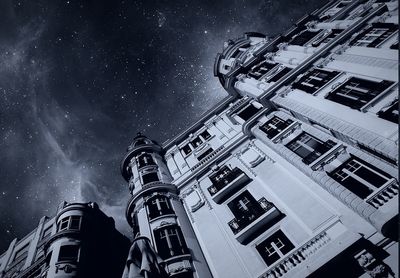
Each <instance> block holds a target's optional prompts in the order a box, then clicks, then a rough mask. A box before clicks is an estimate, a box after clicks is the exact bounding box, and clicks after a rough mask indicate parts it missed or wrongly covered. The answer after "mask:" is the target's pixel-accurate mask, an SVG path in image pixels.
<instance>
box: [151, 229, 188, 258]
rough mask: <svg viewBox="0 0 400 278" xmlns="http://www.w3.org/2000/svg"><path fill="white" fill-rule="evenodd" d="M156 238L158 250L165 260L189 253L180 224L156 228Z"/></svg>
mask: <svg viewBox="0 0 400 278" xmlns="http://www.w3.org/2000/svg"><path fill="white" fill-rule="evenodd" d="M154 238H155V242H156V246H157V252H158V254H159V255H160V257H161V258H162V259H163V260H166V259H168V258H171V257H175V256H179V255H184V254H189V250H188V248H187V245H186V242H185V239H184V238H183V235H182V231H181V228H180V227H179V226H178V225H168V226H165V227H162V228H159V229H157V230H155V231H154Z"/></svg>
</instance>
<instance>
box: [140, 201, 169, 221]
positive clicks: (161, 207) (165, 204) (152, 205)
mask: <svg viewBox="0 0 400 278" xmlns="http://www.w3.org/2000/svg"><path fill="white" fill-rule="evenodd" d="M146 205H147V207H148V209H149V219H150V220H151V219H154V218H156V217H159V216H162V215H166V214H173V213H174V211H173V209H172V207H171V204H170V201H169V200H168V198H167V197H165V196H161V195H157V196H154V197H152V198H150V199H148V200H147V201H146Z"/></svg>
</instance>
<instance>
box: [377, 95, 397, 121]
mask: <svg viewBox="0 0 400 278" xmlns="http://www.w3.org/2000/svg"><path fill="white" fill-rule="evenodd" d="M378 117H379V118H382V119H385V120H388V121H391V122H392V123H395V124H398V123H399V101H398V100H396V101H394V102H393V103H392V104H390V105H389V106H388V107H385V108H384V109H382V110H381V111H379V112H378Z"/></svg>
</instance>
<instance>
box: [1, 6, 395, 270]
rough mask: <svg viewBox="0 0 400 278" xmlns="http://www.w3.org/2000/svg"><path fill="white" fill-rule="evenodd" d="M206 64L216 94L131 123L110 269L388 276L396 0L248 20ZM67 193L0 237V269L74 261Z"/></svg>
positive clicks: (45, 267)
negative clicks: (161, 119)
mask: <svg viewBox="0 0 400 278" xmlns="http://www.w3.org/2000/svg"><path fill="white" fill-rule="evenodd" d="M214 74H215V76H216V77H217V78H219V80H220V82H221V84H222V86H223V87H224V88H225V89H226V91H227V92H228V94H229V96H228V97H227V98H226V99H224V100H223V101H222V102H220V103H219V104H218V105H217V106H215V107H214V108H212V109H210V111H208V112H207V113H206V114H205V115H203V116H202V117H201V119H200V120H199V121H197V122H196V123H194V124H193V125H192V126H190V127H189V128H188V129H187V130H186V131H184V132H183V133H181V134H180V135H178V136H176V137H175V138H172V139H170V140H168V141H167V142H165V143H164V144H158V143H157V142H155V141H153V140H151V139H149V138H147V137H146V136H144V135H142V134H138V135H137V136H136V137H135V138H134V140H133V142H132V144H131V145H130V146H129V148H128V151H127V153H126V155H125V157H124V158H123V160H122V162H121V172H122V175H123V177H124V178H125V179H126V181H127V184H128V189H129V193H130V194H131V198H130V200H129V202H128V204H127V208H126V218H127V221H128V223H129V225H130V226H131V227H132V230H133V237H134V238H135V240H134V242H133V244H132V246H131V249H130V251H129V252H128V251H127V249H126V246H128V245H129V244H127V243H126V239H124V238H123V237H121V236H120V235H118V236H117V234H115V233H114V232H113V234H115V235H116V236H115V238H118V240H119V242H120V243H121V244H120V245H118V244H114V243H113V244H111V245H110V248H111V249H110V251H108V253H107V254H106V255H107V256H109V257H108V258H114V259H115V264H113V265H115V268H112V269H113V270H111V268H110V272H109V273H112V275H114V276H118V275H119V276H121V275H123V277H124V278H125V277H164V274H165V276H166V277H175V278H189V277H190V278H208V277H221V278H225V277H229V278H244V277H249V278H253V277H257V278H276V277H364V278H365V277H398V271H397V270H398V189H399V184H398V125H397V124H398V3H397V1H382V0H370V1H365V0H359V1H347V0H341V1H330V2H329V3H327V4H326V5H324V6H323V7H321V8H320V9H318V10H316V11H315V12H313V13H311V14H309V15H306V16H304V17H303V18H301V19H300V20H299V21H298V22H297V23H296V24H295V25H294V26H293V27H292V28H291V29H290V30H288V31H287V32H286V33H284V34H283V35H280V36H277V37H274V38H268V37H266V36H264V35H262V34H259V33H246V34H245V35H244V36H243V37H241V38H238V39H235V40H229V41H227V42H226V43H225V44H224V47H223V51H222V52H221V53H219V54H218V55H217V57H216V60H215V65H214ZM70 206H72V207H73V209H72V208H71V210H69V209H68V210H67V211H65V209H66V208H68V206H67V207H63V208H62V209H60V212H59V213H58V216H57V217H56V218H55V219H52V220H47V219H46V218H43V219H42V220H41V223H40V224H39V227H38V228H37V229H36V230H35V231H34V232H32V233H31V234H30V235H28V236H27V237H26V238H25V239H23V240H20V241H18V243H16V241H13V243H11V245H10V248H9V250H8V251H7V252H6V253H5V254H3V255H2V256H1V257H0V271H2V272H1V274H0V277H2V278H3V277H75V276H73V275H76V274H77V273H78V272H76V271H79V268H77V265H76V263H75V264H74V263H70V262H68V264H62V263H61V262H59V260H60V259H59V258H60V256H61V255H60V254H61V251H62V250H61V248H62V246H64V244H66V242H69V243H68V244H70V245H73V246H75V245H76V246H80V245H82V246H84V242H86V240H89V239H86V240H85V241H82V240H81V239H80V238H79V237H73V236H72V234H70V232H68V233H66V236H64V233H63V228H61V227H64V228H65V227H68V229H69V228H71V227H75V226H76V225H78V224H77V223H78V220H76V219H75V218H74V217H76V215H75V214H73V213H72V212H75V207H77V208H82V210H83V211H87V210H89V211H90V210H91V209H93V208H91V209H89V208H88V207H90V205H78V204H72V205H70ZM82 206H83V207H82ZM79 211H81V209H77V210H76V212H77V213H78V212H79ZM60 215H65V217H66V218H63V217H61V216H60ZM78 215H80V214H79V213H78ZM68 217H69V218H68ZM67 218H68V220H65V219H67ZM83 218H84V217H83ZM83 218H82V219H83ZM64 221H65V223H64ZM79 223H80V222H79ZM110 226H112V225H110ZM49 227H50V228H49ZM66 229H67V228H66ZM46 231H47V232H46ZM60 231H61V235H59V236H58V234H59V233H60ZM110 231H114V230H112V229H111V230H110ZM45 235H48V236H50V235H51V236H50V238H49V239H48V240H47V241H46V242H48V243H46V244H44V243H43V242H44V240H43V238H44V237H45ZM46 237H47V236H46ZM80 240H81V241H80ZM113 240H114V239H113ZM89 241H90V240H89ZM27 242H32V244H29V245H28V247H26V243H27ZM139 242H140V244H139ZM43 244H44V245H43ZM85 244H86V243H85ZM42 245H43V248H42V249H43V250H44V252H42V253H40V251H37V250H42V249H41V248H40V247H41V246H42ZM16 246H17V247H16ZM118 246H120V247H118ZM112 247H114V249H113V248H112ZM128 247H129V246H128ZM69 248H70V250H69V253H68V254H72V253H73V252H72V250H73V249H74V248H75V249H74V250H75V253H74V254H76V252H77V251H76V250H78V247H69ZM81 248H82V254H84V252H83V247H81ZM153 248H154V250H153ZM119 249H120V250H122V251H118V250H119ZM79 250H80V249H79ZM138 250H139V251H138ZM87 252H89V251H87ZM103 252H104V250H103ZM113 252H116V253H113ZM135 252H136V253H135ZM40 254H42V255H40ZM49 254H50V255H49ZM104 254H105V253H104ZM112 254H118V255H115V256H114V255H112ZM127 254H128V255H127ZM138 254H139V255H138ZM41 256H42V257H41ZM70 256H71V255H70ZM121 256H123V257H124V258H125V259H126V258H128V260H127V262H126V263H125V264H124V263H122V264H121V263H120V261H121V260H120V258H121ZM61 257H62V256H61ZM71 257H72V256H71ZM75 257H76V256H75ZM75 257H74V258H75ZM139 257H140V258H139ZM21 258H23V259H21ZM38 258H41V260H43V261H46V263H45V264H43V267H42V270H41V271H39V272H38V273H39V276H32V275H31V274H30V273H34V272H35V271H38V270H37V269H39V268H37V267H35V264H37V265H40V263H35V261H39V259H38ZM144 259H145V260H146V261H145V262H146V263H143V261H144ZM82 261H83V258H82ZM74 262H76V260H75V261H74ZM79 262H80V261H79ZM18 264H20V265H23V267H22V268H20V271H19V272H15V271H14V272H13V269H14V268H15V269H17V268H19V266H18V267H16V266H15V265H18ZM118 265H120V266H121V268H120V269H119V268H118V267H117V266H118ZM154 266H157V267H154ZM92 267H93V266H92V265H91V264H90V263H89V264H88V267H87V268H85V269H91V268H92ZM124 267H125V270H124ZM160 267H161V268H162V270H163V271H162V272H164V270H165V273H163V274H161V272H160V274H157V275H156V274H154V271H157V272H158V271H159V270H160ZM60 270H63V271H60ZM123 270H124V273H123V274H122V271H123ZM28 272H29V273H28ZM146 272H147V273H146ZM15 273H17V274H15ZM46 273H47V274H46ZM60 273H62V274H60ZM145 273H146V274H145ZM151 273H153V274H152V275H153V276H151ZM13 275H14V276H13ZM30 275H31V276H30ZM46 275H47V276H46ZM85 275H86V276H82V277H114V276H112V275H111V274H110V275H109V276H107V275H106V276H104V272H103V276H101V275H102V274H97V276H96V275H93V274H85ZM129 275H130V276H129ZM134 275H136V276H134ZM146 275H147V276H146Z"/></svg>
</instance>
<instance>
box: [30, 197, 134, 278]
mask: <svg viewBox="0 0 400 278" xmlns="http://www.w3.org/2000/svg"><path fill="white" fill-rule="evenodd" d="M48 233H50V231H49V232H48ZM51 234H52V235H51V236H50V237H49V238H48V240H47V242H46V243H45V244H44V248H43V249H44V254H43V256H44V257H45V261H46V265H45V268H44V269H43V271H42V274H43V273H46V274H43V276H41V277H54V278H55V277H62V278H68V277H71V278H72V277H119V276H120V275H121V273H122V266H123V264H122V263H123V258H124V256H125V254H126V253H127V251H128V245H127V243H128V239H127V238H126V237H125V236H122V235H121V234H119V233H118V232H116V230H115V225H114V220H113V219H112V218H111V217H107V216H106V215H105V214H104V213H103V212H102V211H100V209H99V207H98V205H97V204H96V203H92V202H90V203H67V202H63V203H61V204H60V206H59V207H58V212H57V216H56V217H55V223H54V225H53V226H52V231H51ZM99 254H103V255H102V256H99ZM38 273H40V270H39V271H38ZM45 275H46V276H45ZM29 277H30V276H29ZM35 277H36V276H35Z"/></svg>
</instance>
